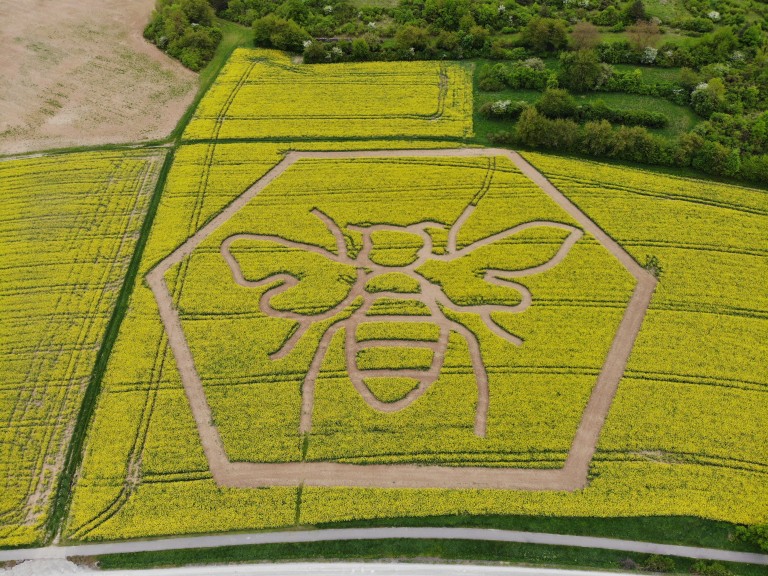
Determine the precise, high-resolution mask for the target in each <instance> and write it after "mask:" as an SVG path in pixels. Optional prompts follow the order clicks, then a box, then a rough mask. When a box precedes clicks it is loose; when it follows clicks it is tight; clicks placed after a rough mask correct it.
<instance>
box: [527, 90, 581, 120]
mask: <svg viewBox="0 0 768 576" xmlns="http://www.w3.org/2000/svg"><path fill="white" fill-rule="evenodd" d="M536 109H537V110H538V111H539V112H541V113H542V114H544V116H546V117H547V118H573V117H574V116H576V115H577V112H578V105H577V104H576V100H575V99H574V98H573V96H571V95H570V94H569V93H568V91H567V90H563V89H559V88H549V89H547V90H546V91H545V92H544V94H542V95H541V98H539V100H538V101H537V102H536Z"/></svg>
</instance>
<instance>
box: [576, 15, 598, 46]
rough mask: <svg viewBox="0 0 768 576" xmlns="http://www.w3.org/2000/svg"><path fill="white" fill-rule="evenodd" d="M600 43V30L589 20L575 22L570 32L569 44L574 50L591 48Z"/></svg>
mask: <svg viewBox="0 0 768 576" xmlns="http://www.w3.org/2000/svg"><path fill="white" fill-rule="evenodd" d="M599 43H600V32H599V31H598V29H597V26H595V25H594V24H592V23H591V22H586V21H581V22H577V23H576V25H575V26H574V27H573V31H572V32H571V44H572V45H573V47H574V48H575V49H576V50H591V49H592V48H594V47H595V46H597V45H598V44H599Z"/></svg>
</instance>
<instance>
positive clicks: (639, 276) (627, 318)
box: [147, 148, 656, 490]
mask: <svg viewBox="0 0 768 576" xmlns="http://www.w3.org/2000/svg"><path fill="white" fill-rule="evenodd" d="M415 156H418V157H441V156H443V157H445V156H464V157H483V156H486V157H487V156H504V157H507V158H509V159H510V160H512V162H514V163H515V165H516V166H517V167H518V168H519V169H520V170H521V171H522V172H523V173H524V174H525V175H526V176H527V177H529V178H530V179H531V180H533V181H534V182H535V183H536V184H537V185H538V186H539V187H540V188H541V189H542V190H543V191H544V192H545V193H546V194H547V195H548V196H549V197H550V198H552V199H553V200H554V201H555V202H556V203H557V204H558V205H559V206H560V207H561V208H563V209H564V210H565V211H566V212H567V213H568V214H570V215H571V216H572V217H573V218H574V219H575V220H576V221H577V222H578V223H579V224H580V225H581V226H582V227H583V229H584V230H585V231H587V232H589V233H590V234H592V235H593V236H594V237H595V238H596V239H597V240H598V241H599V242H600V243H601V244H603V245H604V246H605V247H606V248H607V249H608V250H609V251H610V252H611V253H612V254H613V255H614V256H615V257H616V258H617V259H618V260H619V261H620V262H621V263H622V264H623V265H624V266H625V267H626V268H627V269H628V270H629V272H630V273H631V274H632V275H633V276H634V277H635V278H636V280H637V285H636V287H635V291H634V293H633V295H632V298H631V299H630V302H629V304H628V307H627V310H626V312H625V315H624V317H623V319H622V321H621V323H620V325H619V328H618V330H617V333H616V336H615V338H614V341H613V343H612V345H611V348H610V350H609V352H608V354H607V356H606V359H605V363H604V365H603V368H602V370H601V371H600V374H599V376H598V379H597V382H596V384H595V386H594V388H593V391H592V395H591V397H590V400H589V402H588V404H587V407H586V408H585V410H584V413H583V415H582V419H581V422H580V424H579V427H578V429H577V432H576V436H575V438H574V442H573V444H572V447H571V450H570V453H569V456H568V458H567V460H566V463H565V466H564V467H563V468H561V469H546V470H541V469H514V468H503V469H502V468H483V467H448V466H420V465H412V464H398V465H355V464H340V463H334V462H293V463H280V464H258V463H244V462H230V461H229V459H228V458H227V455H226V453H225V450H224V446H223V442H222V440H221V437H220V435H219V432H218V430H217V428H216V427H215V426H214V425H213V424H212V422H213V419H212V414H211V409H210V406H209V405H208V402H207V400H206V397H205V392H204V390H203V386H202V383H201V381H200V376H199V374H198V373H197V370H196V368H195V364H194V359H193V358H192V354H191V351H190V350H189V346H188V344H187V341H186V338H185V336H184V332H183V329H182V327H181V322H180V319H179V316H178V312H177V311H176V310H175V309H174V307H173V301H172V298H171V296H170V294H169V292H168V288H167V285H166V283H165V279H164V275H165V273H166V272H167V271H168V270H169V269H170V268H171V267H172V266H174V265H176V264H178V263H180V262H181V261H182V260H183V259H184V258H185V257H187V256H188V255H189V254H191V253H192V251H193V250H194V249H195V248H196V247H197V246H198V245H199V244H200V243H201V242H203V241H204V240H205V239H206V238H208V237H209V236H210V235H211V234H212V233H213V232H214V231H216V230H217V229H218V228H219V227H220V226H221V225H222V224H224V223H225V222H226V221H227V220H229V219H230V218H231V217H232V216H233V215H234V214H235V213H236V212H238V211H239V210H240V209H241V208H243V207H244V206H245V205H246V204H247V203H248V202H249V201H250V200H252V199H253V198H254V197H255V196H256V195H257V194H258V193H259V192H260V191H261V190H263V189H264V188H265V187H266V186H267V185H268V184H269V183H270V182H272V181H273V180H274V179H275V178H277V177H278V176H279V175H280V174H282V173H283V172H284V171H285V170H286V169H288V167H290V166H291V165H292V164H293V163H295V162H296V161H297V160H299V159H300V158H320V159H348V158H366V157H415ZM467 217H468V215H466V213H465V214H464V215H462V217H461V218H459V220H458V221H457V223H456V224H455V225H454V228H455V227H456V226H460V225H461V224H462V223H463V222H464V221H466V218H467ZM533 224H534V223H529V225H533ZM535 224H549V225H552V224H553V223H535ZM417 226H419V225H417ZM523 226H525V225H523ZM559 226H561V227H562V226H563V225H559ZM517 228H519V227H517ZM569 228H570V227H569ZM329 229H331V230H332V232H333V233H334V236H335V237H336V240H337V246H338V250H339V255H338V256H339V257H340V256H342V255H343V254H345V253H344V252H343V251H342V250H343V249H342V244H341V242H340V238H339V237H340V232H336V231H333V227H330V226H329ZM390 229H394V230H402V228H399V227H392V228H390ZM512 230H515V229H512ZM574 230H575V229H572V230H571V234H570V236H569V238H568V240H567V241H566V242H565V243H564V245H563V247H561V249H560V250H559V251H558V253H557V256H556V257H555V258H554V259H553V260H552V261H550V262H547V263H545V264H543V265H541V266H539V267H536V268H534V269H529V270H527V271H518V272H517V273H509V272H506V271H496V270H493V271H489V272H490V273H491V274H489V278H491V279H493V278H495V279H496V280H498V281H500V282H503V283H504V285H510V284H512V285H514V286H519V285H517V284H515V283H513V282H510V281H509V280H508V279H509V278H511V277H512V276H513V275H515V274H517V275H518V276H522V275H524V274H523V272H526V273H533V271H534V270H535V271H543V269H546V268H548V267H553V266H555V265H556V264H557V263H558V262H559V261H560V260H562V258H563V257H564V256H565V254H566V253H567V251H568V249H569V248H570V246H572V245H573V243H575V242H576V241H577V240H578V238H579V237H580V234H578V235H576V234H575V232H574ZM509 232H510V231H507V232H502V233H500V234H506V233H509ZM456 234H457V231H455V232H454V231H453V230H452V233H451V234H449V247H450V246H451V245H452V246H453V249H454V254H452V255H449V256H448V257H452V256H453V257H455V256H456V255H458V254H461V253H463V252H464V251H467V250H469V249H474V248H476V247H477V246H475V245H472V246H469V247H466V248H464V249H462V250H456V249H455V248H456V247H455V237H456ZM248 236H254V237H256V238H257V239H270V240H274V238H273V237H263V236H262V237H258V236H256V235H239V238H245V237H248ZM498 237H499V234H496V235H493V236H491V237H489V238H486V239H485V240H482V241H480V242H483V243H486V244H487V243H490V242H493V241H495V240H498ZM451 238H453V241H451ZM235 239H238V237H230V238H229V239H228V240H227V241H225V242H224V243H223V244H222V248H221V249H222V255H223V256H224V258H225V259H226V260H227V262H228V264H229V265H230V268H231V270H232V272H233V275H234V277H235V280H236V281H237V282H239V283H246V284H244V285H249V284H247V283H248V281H247V280H245V278H243V276H242V273H241V272H240V270H239V266H238V264H237V262H236V260H235V259H234V257H233V256H232V255H231V253H230V252H229V248H230V246H231V242H232V241H234V240H235ZM280 241H281V242H283V243H286V242H287V241H285V240H282V239H280ZM425 246H426V244H425ZM297 247H301V248H303V249H308V248H307V246H306V245H303V244H297ZM429 248H430V250H431V246H429ZM312 249H313V250H314V251H320V252H321V253H324V255H329V257H337V255H335V254H333V253H331V252H327V251H324V250H323V249H321V248H318V247H313V248H312ZM431 257H432V258H434V257H435V256H434V255H433V256H431ZM355 264H357V263H356V262H355ZM275 279H276V278H275V277H274V276H273V277H271V280H270V281H271V282H274V281H275ZM280 280H283V281H284V282H285V284H284V285H282V286H277V287H276V288H273V289H272V290H270V291H269V292H271V293H272V294H274V293H275V290H284V289H286V288H287V287H289V286H290V285H291V282H292V281H293V282H295V279H293V278H292V277H290V276H287V275H285V278H282V277H281V278H280ZM147 282H148V283H149V286H150V287H151V289H152V291H153V292H154V294H155V298H156V299H157V302H158V307H159V309H160V315H161V317H162V320H163V323H164V324H165V327H166V331H167V333H168V337H169V342H170V345H171V348H172V350H173V352H174V356H175V358H176V363H177V365H178V368H179V371H180V374H181V378H182V382H183V384H184V389H185V392H186V394H187V397H188V399H189V402H190V406H191V408H192V412H193V415H194V418H195V421H196V423H197V427H198V431H199V433H200V437H201V440H202V444H203V449H204V451H205V454H206V456H207V458H208V461H209V464H210V467H211V472H212V474H213V477H214V479H215V480H216V482H217V483H218V484H219V485H221V486H233V487H260V486H275V485H288V486H294V485H298V484H302V483H304V484H307V485H313V486H367V487H429V488H497V489H518V490H576V489H580V488H583V487H584V486H586V484H587V472H588V469H589V464H590V461H591V460H592V456H593V454H594V452H595V449H596V446H597V440H598V436H599V433H600V430H601V429H602V426H603V423H604V421H605V417H606V415H607V412H608V409H609V407H610V404H611V402H612V400H613V397H614V395H615V393H616V389H617V387H618V383H619V380H620V379H621V376H622V374H623V373H624V368H625V366H626V363H627V360H628V358H629V354H630V352H631V350H632V346H633V344H634V341H635V338H636V337H637V334H638V332H639V330H640V327H641V325H642V321H643V318H644V316H645V311H646V309H647V307H648V304H649V302H650V299H651V296H652V294H653V290H654V288H655V285H656V279H655V278H654V277H653V276H652V275H651V274H650V273H648V272H647V271H646V270H645V269H644V268H642V267H641V266H640V265H639V264H638V263H637V262H635V261H634V260H633V259H632V257H631V256H630V255H629V254H627V253H626V252H625V251H624V250H623V249H622V248H621V247H620V246H619V244H618V243H617V242H616V241H614V240H613V239H612V238H610V237H609V236H608V235H607V234H606V233H605V232H604V231H603V230H601V229H600V228H599V227H598V226H597V225H596V224H595V223H594V222H592V221H591V220H590V219H589V218H588V217H587V216H586V215H585V214H584V213H582V212H581V211H580V210H579V209H578V208H577V207H576V206H575V205H574V204H573V203H571V202H570V200H568V199H567V198H566V197H565V196H564V195H563V194H562V193H561V192H560V191H559V190H557V189H556V188H555V187H554V186H553V185H552V184H551V183H550V182H549V181H548V180H546V179H545V178H544V177H543V176H542V175H541V174H540V173H539V172H538V171H536V169H535V168H533V167H532V166H531V165H530V164H529V163H528V162H526V161H525V160H524V159H523V158H522V157H521V156H520V155H519V154H517V153H516V152H511V151H509V150H503V149H482V148H463V149H449V150H389V151H359V152H291V153H289V154H288V155H286V157H285V158H284V159H283V161H282V162H280V163H279V164H278V165H276V166H275V167H274V168H273V169H272V170H270V171H269V172H268V173H267V174H266V175H265V176H263V177H262V178H261V179H260V180H259V181H258V182H256V183H255V184H254V185H253V186H252V187H251V188H249V189H248V190H247V191H246V192H244V193H243V194H242V195H241V196H239V197H238V198H237V199H235V201H234V202H233V203H232V204H230V205H229V206H228V207H227V208H225V209H224V210H223V211H222V212H221V213H219V214H218V215H217V216H216V217H215V218H214V219H213V220H211V221H210V222H209V223H208V224H207V225H206V226H204V227H203V228H201V229H200V230H199V231H198V232H196V233H195V234H194V235H193V236H191V237H190V238H189V239H188V240H187V241H186V242H184V243H183V244H182V245H181V246H180V247H179V248H177V249H176V250H175V251H174V252H173V253H171V254H170V255H169V256H168V257H166V258H165V259H164V260H162V261H161V262H160V263H159V264H158V265H157V266H156V267H155V268H153V269H152V270H151V271H150V272H149V273H148V274H147ZM262 282H263V281H259V282H257V283H251V284H253V285H256V284H258V285H263V284H262ZM357 285H360V286H361V287H360V288H359V289H358V293H355V294H351V295H350V296H349V297H348V298H347V299H346V300H345V302H348V301H349V300H350V298H356V297H357V296H359V295H361V294H360V292H361V291H362V285H363V284H360V283H359V282H358V283H356V286H357ZM422 287H423V288H426V289H427V290H433V289H435V290H437V289H436V287H433V286H432V285H431V284H429V283H426V284H425V283H422ZM430 287H431V288H430ZM269 292H268V293H269ZM351 292H353V291H351ZM437 292H439V290H437ZM521 294H522V295H523V300H522V302H521V305H524V306H525V305H527V304H528V303H529V302H526V301H525V294H524V293H523V292H522V291H521ZM431 297H432V298H433V299H434V300H435V301H436V302H437V301H439V299H440V298H443V299H444V297H443V296H441V294H437V293H433V294H432V295H431ZM261 304H262V310H265V309H267V310H268V309H269V307H268V298H267V299H266V300H265V299H262V301H261ZM443 304H449V303H448V301H447V300H445V299H444V300H443ZM450 306H453V305H452V304H451V305H450ZM482 308H483V310H479V312H480V313H486V312H487V308H490V307H482ZM508 309H509V308H508V307H504V310H505V311H506V310H508ZM283 314H284V313H283ZM438 314H439V315H441V316H442V313H441V312H439V311H438ZM438 314H436V315H435V316H438ZM443 317H444V316H443ZM398 318H399V317H398ZM487 318H488V320H489V321H490V322H489V327H490V326H491V325H493V322H492V320H490V312H487ZM446 320H447V319H446ZM450 329H453V330H456V331H458V332H460V333H461V334H462V335H463V336H464V337H465V338H467V342H468V344H469V345H470V350H471V352H472V355H473V364H474V365H475V366H476V367H477V366H480V367H482V366H483V363H482V361H481V358H480V350H479V346H478V345H477V340H476V337H475V336H474V335H473V334H472V333H471V332H470V331H469V330H467V329H466V328H464V327H462V326H461V325H460V324H457V325H456V326H450ZM441 330H442V328H441ZM332 332H333V331H332V330H329V331H327V332H326V335H325V337H324V338H323V340H322V342H321V344H320V346H319V348H318V352H317V353H316V355H315V359H314V360H313V362H312V366H311V367H310V373H313V372H314V373H315V374H316V372H318V371H319V366H320V361H319V360H318V358H320V359H322V357H323V355H324V353H325V350H326V348H327V346H328V344H329V343H330V337H329V336H328V335H329V334H332ZM473 342H474V344H475V346H473V345H472V344H473ZM347 348H349V345H348V346H347ZM481 372H482V373H480V372H478V370H477V368H476V372H475V373H476V377H478V390H479V394H478V414H481V413H483V414H484V413H485V410H487V403H488V393H487V388H486V390H485V391H483V390H482V379H483V376H484V368H481ZM309 381H310V382H313V381H314V380H313V378H310V379H309ZM485 382H486V387H487V378H486V379H485ZM311 388H312V385H311V384H310V386H309V387H308V386H306V382H305V389H304V392H305V394H304V398H303V402H304V405H303V412H302V414H303V417H302V427H303V431H306V430H308V422H309V420H308V418H309V417H310V416H311V406H312V398H311V395H312V389H311ZM358 391H361V390H360V389H358ZM361 394H363V392H362V391H361ZM364 397H365V395H364ZM478 422H480V423H481V426H479V425H478ZM484 426H485V420H484V417H483V418H482V419H478V420H476V432H482V433H481V434H479V435H483V434H484Z"/></svg>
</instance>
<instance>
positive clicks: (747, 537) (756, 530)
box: [736, 155, 768, 552]
mask: <svg viewBox="0 0 768 576" xmlns="http://www.w3.org/2000/svg"><path fill="white" fill-rule="evenodd" d="M747 163H748V164H749V165H750V166H749V170H753V169H755V168H758V170H759V169H760V168H759V166H760V165H762V170H763V171H765V173H766V174H768V155H764V156H753V157H752V158H750V159H749V160H748V161H747ZM763 181H764V182H768V176H767V177H766V178H764V179H763ZM736 537H737V538H738V539H739V540H741V541H742V542H749V543H751V544H756V545H757V546H759V547H760V548H761V549H762V550H765V551H766V552H768V524H762V525H759V526H738V527H737V528H736Z"/></svg>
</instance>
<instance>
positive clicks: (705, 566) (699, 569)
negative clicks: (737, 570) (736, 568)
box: [691, 560, 734, 576]
mask: <svg viewBox="0 0 768 576" xmlns="http://www.w3.org/2000/svg"><path fill="white" fill-rule="evenodd" d="M691 573H692V574H698V575H699V576H734V574H733V572H731V571H730V570H728V568H726V567H725V566H723V565H722V564H718V563H717V562H704V561H703V560H699V561H698V562H696V563H695V564H694V565H693V566H692V567H691Z"/></svg>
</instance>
